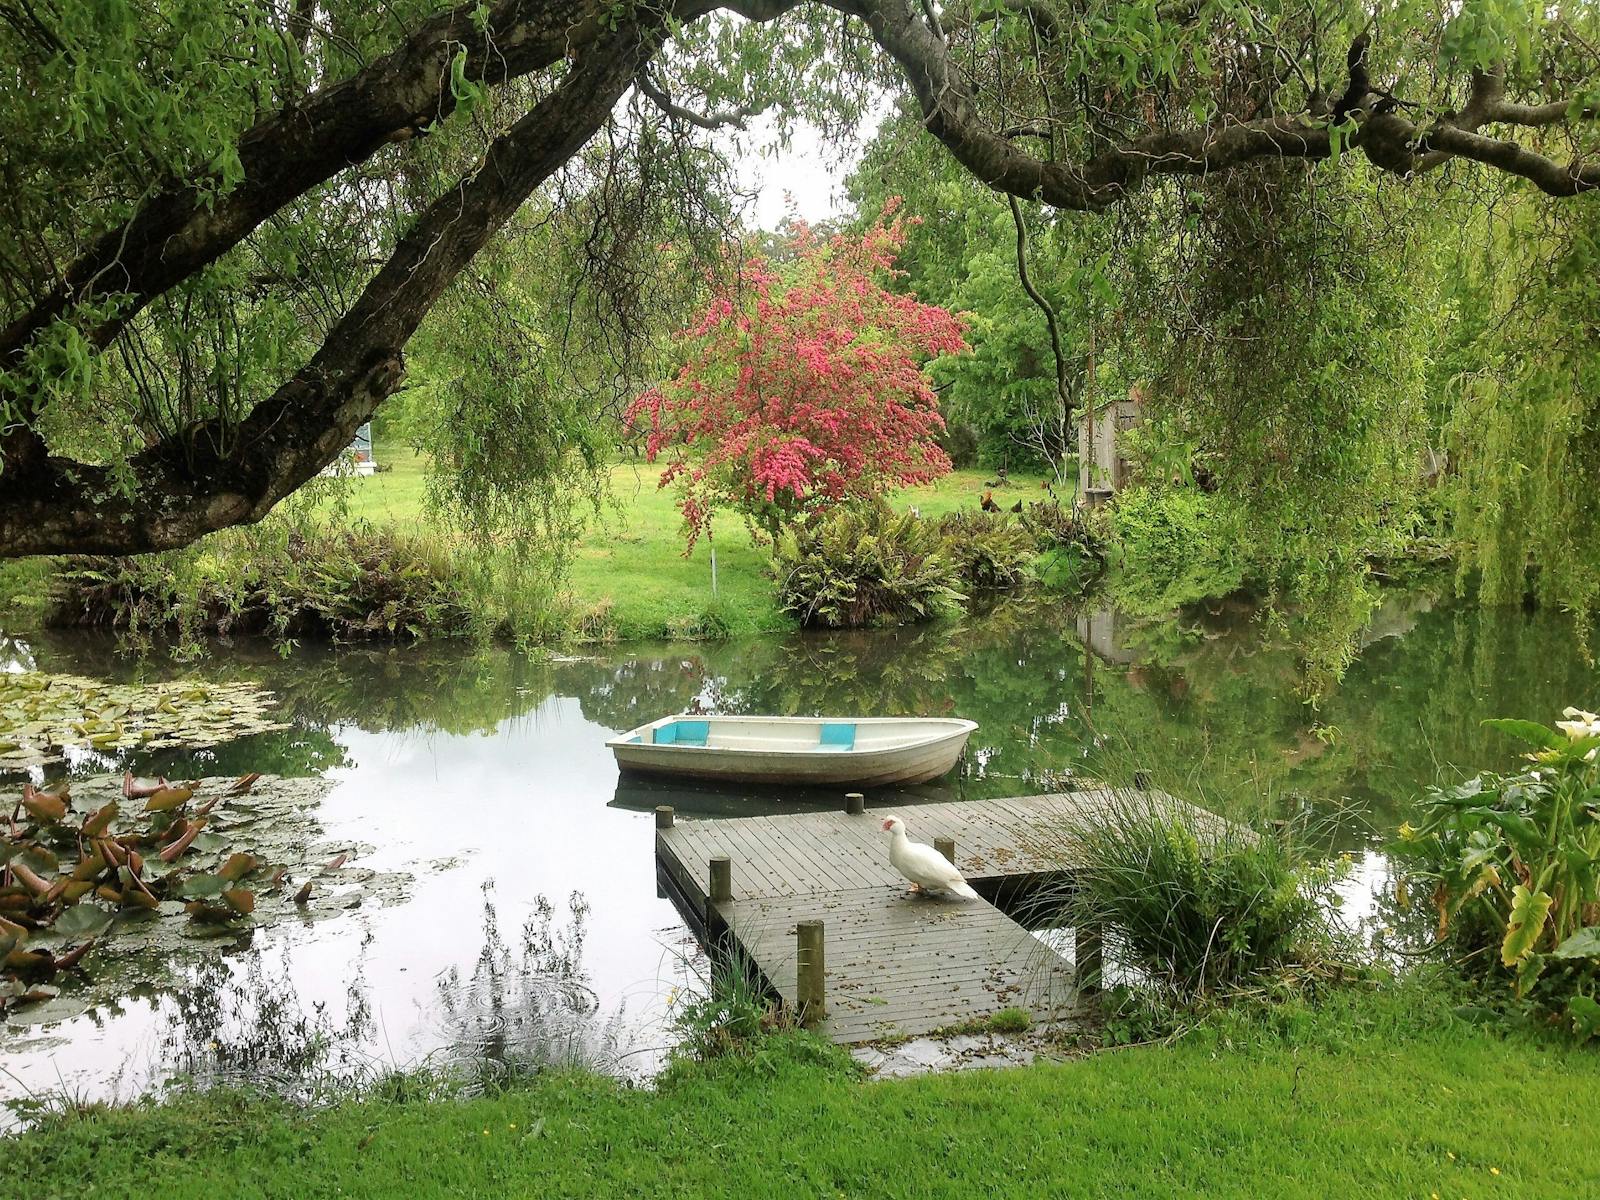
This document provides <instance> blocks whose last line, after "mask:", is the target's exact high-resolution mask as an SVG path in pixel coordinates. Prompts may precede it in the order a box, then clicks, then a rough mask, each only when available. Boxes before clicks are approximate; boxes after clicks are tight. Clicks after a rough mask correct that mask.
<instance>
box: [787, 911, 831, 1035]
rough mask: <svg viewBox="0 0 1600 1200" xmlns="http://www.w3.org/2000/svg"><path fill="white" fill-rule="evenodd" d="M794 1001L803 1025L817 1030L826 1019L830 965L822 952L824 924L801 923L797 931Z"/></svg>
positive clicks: (795, 938) (817, 922)
mask: <svg viewBox="0 0 1600 1200" xmlns="http://www.w3.org/2000/svg"><path fill="white" fill-rule="evenodd" d="M794 941H795V967H794V971H795V998H796V1000H797V1001H798V1008H799V1010H800V1025H801V1027H802V1028H805V1029H815V1028H816V1027H817V1026H818V1025H820V1024H821V1023H822V1018H823V1017H824V1016H826V1015H827V1005H826V1002H825V999H824V993H825V990H826V988H825V984H824V980H825V979H826V977H827V965H826V962H825V959H824V956H823V949H822V922H821V921H800V922H798V923H797V924H796V925H795V927H794Z"/></svg>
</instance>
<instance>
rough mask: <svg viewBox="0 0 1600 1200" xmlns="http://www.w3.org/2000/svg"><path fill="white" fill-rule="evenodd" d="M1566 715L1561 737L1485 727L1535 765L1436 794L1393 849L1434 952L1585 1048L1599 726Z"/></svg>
mask: <svg viewBox="0 0 1600 1200" xmlns="http://www.w3.org/2000/svg"><path fill="white" fill-rule="evenodd" d="M1565 715H1566V716H1567V718H1568V719H1567V720H1566V721H1561V722H1557V726H1558V728H1557V729H1549V728H1547V727H1545V726H1544V725H1541V724H1538V723H1537V722H1534V721H1515V720H1502V721H1489V722H1486V723H1487V724H1488V725H1490V726H1491V727H1493V728H1495V729H1498V730H1500V731H1501V732H1503V733H1506V734H1508V735H1510V736H1512V737H1515V738H1518V739H1519V740H1521V741H1523V742H1526V743H1529V744H1530V745H1532V746H1533V747H1535V749H1534V752H1533V753H1532V754H1531V755H1530V756H1529V757H1530V758H1531V759H1532V761H1533V765H1532V766H1531V767H1529V768H1528V769H1527V770H1525V771H1519V772H1516V773H1514V774H1510V775H1496V774H1484V775H1479V776H1477V777H1476V778H1473V779H1470V780H1468V781H1467V782H1466V783H1463V784H1461V785H1459V786H1457V787H1452V788H1443V789H1438V788H1436V789H1434V790H1433V791H1432V792H1430V793H1429V794H1428V796H1427V797H1426V798H1425V799H1424V800H1423V801H1422V804H1421V815H1420V818H1419V821H1418V823H1417V824H1416V825H1412V824H1411V823H1410V822H1407V823H1406V824H1405V825H1402V826H1401V827H1400V837H1399V841H1398V844H1397V847H1396V849H1397V852H1398V853H1399V855H1400V856H1402V858H1403V859H1404V860H1405V861H1406V862H1407V863H1408V864H1409V866H1410V869H1411V874H1410V876H1409V883H1408V884H1407V885H1406V889H1405V890H1406V893H1407V896H1408V900H1409V894H1410V893H1412V892H1415V893H1416V894H1417V895H1418V896H1419V897H1420V896H1423V895H1426V896H1427V898H1428V902H1429V903H1431V904H1432V906H1433V908H1434V909H1435V910H1436V912H1437V915H1438V924H1437V928H1436V936H1437V938H1438V939H1439V941H1440V942H1441V943H1448V944H1449V945H1450V946H1452V947H1453V948H1454V949H1455V950H1456V951H1457V952H1458V953H1459V954H1460V956H1461V961H1462V962H1463V963H1464V964H1466V965H1468V966H1469V967H1471V968H1472V969H1474V970H1475V971H1476V972H1477V973H1479V974H1482V975H1484V976H1485V977H1487V978H1491V979H1492V978H1496V977H1498V978H1500V979H1503V980H1508V981H1509V982H1510V983H1511V985H1512V990H1513V994H1514V995H1515V997H1516V998H1517V999H1519V1000H1521V1001H1524V1002H1526V1003H1527V1004H1529V1005H1530V1006H1531V1007H1532V1008H1533V1009H1534V1010H1535V1011H1536V1012H1542V1013H1545V1014H1548V1015H1557V1016H1561V1017H1563V1018H1564V1019H1565V1020H1567V1021H1568V1022H1570V1027H1571V1028H1572V1030H1573V1031H1574V1032H1575V1033H1577V1034H1578V1035H1579V1036H1580V1037H1583V1038H1588V1037H1592V1036H1595V1035H1597V1034H1600V1001H1597V1000H1596V998H1595V996H1596V992H1597V991H1600V761H1597V760H1600V717H1596V716H1595V714H1593V713H1586V712H1582V711H1580V710H1578V709H1575V708H1569V709H1567V711H1566V714H1565Z"/></svg>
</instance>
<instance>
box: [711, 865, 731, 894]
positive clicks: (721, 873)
mask: <svg viewBox="0 0 1600 1200" xmlns="http://www.w3.org/2000/svg"><path fill="white" fill-rule="evenodd" d="M709 895H710V899H711V903H713V904H725V903H727V902H728V901H729V900H732V899H733V860H732V859H729V858H727V857H718V858H713V859H712V860H711V891H710V893H709Z"/></svg>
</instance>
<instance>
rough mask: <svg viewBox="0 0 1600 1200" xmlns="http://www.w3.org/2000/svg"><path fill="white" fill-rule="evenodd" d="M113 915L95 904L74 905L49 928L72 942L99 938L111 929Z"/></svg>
mask: <svg viewBox="0 0 1600 1200" xmlns="http://www.w3.org/2000/svg"><path fill="white" fill-rule="evenodd" d="M113 918H114V914H112V913H109V912H107V911H106V910H105V909H103V908H101V907H100V906H99V905H97V904H74V905H72V907H70V908H68V909H66V910H65V911H64V912H63V913H62V914H61V915H60V916H59V917H57V918H56V922H55V924H54V925H53V926H51V928H52V929H53V930H54V931H55V932H56V933H59V934H60V935H61V936H62V937H65V938H69V939H71V940H72V941H78V940H79V939H81V938H92V937H99V936H100V935H101V934H102V933H104V932H105V931H106V930H107V929H109V928H110V927H111V922H112V920H113Z"/></svg>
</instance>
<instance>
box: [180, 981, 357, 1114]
mask: <svg viewBox="0 0 1600 1200" xmlns="http://www.w3.org/2000/svg"><path fill="white" fill-rule="evenodd" d="M358 962H359V960H358ZM172 1001H173V1002H172V1004H171V1006H170V1007H169V1008H168V1009H167V1013H166V1023H165V1028H164V1030H163V1031H162V1033H161V1035H160V1038H159V1041H160V1046H161V1052H160V1059H161V1061H162V1062H163V1063H164V1064H165V1065H166V1068H167V1069H168V1070H170V1071H171V1072H172V1073H173V1074H174V1075H175V1076H176V1077H177V1082H179V1083H180V1084H181V1085H183V1086H193V1087H196V1088H200V1089H205V1088H210V1087H215V1086H218V1085H224V1086H226V1085H233V1086H249V1087H251V1088H261V1089H265V1090H266V1091H268V1092H270V1093H271V1094H273V1095H276V1096H281V1097H282V1098H284V1099H288V1100H294V1101H316V1100H319V1099H324V1098H329V1097H331V1096H333V1095H336V1094H337V1092H338V1090H339V1089H340V1088H341V1087H342V1086H343V1084H344V1081H348V1080H350V1079H353V1078H363V1079H367V1078H372V1077H374V1076H376V1075H380V1074H382V1067H381V1066H380V1065H378V1064H375V1063H374V1062H373V1061H372V1060H371V1059H370V1058H369V1057H368V1056H367V1055H365V1054H364V1053H362V1052H361V1051H360V1049H359V1047H362V1046H364V1045H365V1044H366V1043H367V1042H369V1041H370V1040H371V1037H372V1033H373V1019H372V1004H371V999H370V997H369V995H368V990H367V986H366V983H365V981H364V979H363V978H362V977H361V975H360V973H359V971H358V972H357V974H356V975H355V976H354V977H352V978H351V979H350V980H349V981H348V983H347V984H346V989H345V997H344V1004H343V1012H342V1014H341V1015H339V1016H337V1017H336V1016H335V1013H334V1010H333V1007H332V1006H330V1005H329V1004H327V1003H325V1002H318V1003H312V1004H307V1003H305V1002H304V1001H303V1000H302V999H301V996H300V992H299V989H298V988H297V987H296V986H295V981H294V978H293V975H292V973H291V972H290V970H289V969H288V968H287V966H286V965H285V964H284V963H283V962H282V961H281V960H279V959H273V958H269V957H268V956H267V955H263V954H247V955H243V956H240V957H239V958H238V959H234V960H223V959H218V960H216V961H214V962H211V963H208V964H206V965H204V966H203V967H201V968H200V969H199V970H198V971H197V972H196V973H195V975H194V978H193V981H192V982H191V983H189V984H188V985H186V986H184V987H183V988H181V989H179V990H178V991H177V992H176V993H175V994H174V995H173V997H172Z"/></svg>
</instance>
